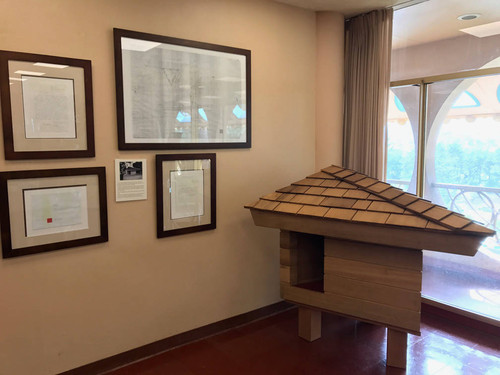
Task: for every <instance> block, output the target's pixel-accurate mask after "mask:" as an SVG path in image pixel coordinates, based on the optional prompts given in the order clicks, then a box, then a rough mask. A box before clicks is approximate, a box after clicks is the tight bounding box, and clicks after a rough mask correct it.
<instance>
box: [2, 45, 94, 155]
mask: <svg viewBox="0 0 500 375" xmlns="http://www.w3.org/2000/svg"><path fill="white" fill-rule="evenodd" d="M0 96H1V105H2V124H3V138H4V152H5V159H7V160H26V159H58V158H84V157H94V156H95V144H94V110H93V98H92V66H91V61H90V60H82V59H74V58H69V57H58V56H48V55H39V54H33V53H24V52H14V51H0ZM72 112H73V113H72ZM28 132H30V134H28Z"/></svg>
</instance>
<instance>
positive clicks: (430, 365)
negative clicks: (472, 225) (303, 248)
mask: <svg viewBox="0 0 500 375" xmlns="http://www.w3.org/2000/svg"><path fill="white" fill-rule="evenodd" d="M322 320H323V325H322V338H321V339H319V340H317V341H314V342H311V343H309V342H306V341H305V340H302V339H301V338H299V337H298V336H297V309H291V310H288V311H286V312H283V313H280V314H277V315H274V316H271V317H268V318H265V319H262V320H259V321H256V322H253V323H250V324H248V325H245V326H242V327H238V328H235V329H232V330H229V331H227V332H223V333H221V334H219V335H216V336H212V337H209V338H206V339H203V340H201V341H197V342H194V343H191V344H188V345H185V346H182V347H179V348H176V349H173V350H170V351H167V352H165V353H163V354H159V355H157V356H154V357H151V358H149V359H146V360H143V361H140V362H136V363H134V364H131V365H128V366H126V367H123V368H120V369H118V370H114V371H111V372H109V373H108V375H133V374H141V375H160V374H169V375H170V374H172V375H193V374H197V375H210V374H214V375H215V374H217V375H223V374H231V375H246V374H252V375H255V374H258V375H260V374H264V375H267V374H270V375H281V374H283V375H285V374H286V375H295V374H297V375H298V374H300V375H306V374H311V375H321V374H325V375H326V374H335V375H342V374H348V375H363V374H370V375H377V374H388V375H389V374H418V375H421V374H422V375H427V374H429V375H430V374H438V375H451V374H460V375H462V374H464V375H497V374H500V338H499V337H497V336H493V335H488V334H485V333H482V332H479V331H475V330H473V329H471V328H468V327H462V326H458V325H456V324H454V323H451V322H449V321H447V320H445V319H443V318H441V317H437V316H433V315H426V316H423V317H422V325H421V332H422V335H421V336H413V335H409V338H408V361H407V366H408V367H407V369H406V372H405V371H404V370H401V369H396V368H392V367H386V365H385V354H386V338H387V336H386V329H385V328H383V327H380V326H374V325H371V324H367V323H362V322H356V321H354V320H351V319H347V318H343V317H339V316H335V315H332V314H325V313H323V316H322Z"/></svg>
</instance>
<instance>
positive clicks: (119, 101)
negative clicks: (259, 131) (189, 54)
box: [113, 28, 252, 150]
mask: <svg viewBox="0 0 500 375" xmlns="http://www.w3.org/2000/svg"><path fill="white" fill-rule="evenodd" d="M113 35H114V49H115V77H116V111H117V123H118V149H120V150H180V149H214V148H250V147H251V144H252V142H251V123H252V122H251V97H252V95H251V71H250V69H251V61H250V60H251V51H250V50H246V49H241V48H235V47H227V46H222V45H218V44H211V43H204V42H197V41H193V40H187V39H179V38H173V37H168V36H161V35H155V34H148V33H142V32H137V31H130V30H123V29H116V28H115V29H113ZM122 37H125V38H132V39H141V40H145V41H153V42H158V43H163V44H172V45H178V46H183V47H191V48H197V49H202V50H211V51H217V52H224V53H230V54H235V55H242V56H244V57H245V63H246V64H245V70H246V77H245V79H246V108H247V109H246V141H245V142H215V143H195V142H192V143H126V142H125V115H124V100H123V65H122V49H121V48H122V45H121V38H122Z"/></svg>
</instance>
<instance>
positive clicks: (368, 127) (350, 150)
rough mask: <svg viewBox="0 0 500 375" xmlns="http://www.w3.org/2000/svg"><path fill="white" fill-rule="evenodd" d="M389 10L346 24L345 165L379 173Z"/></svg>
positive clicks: (386, 88) (386, 94)
mask: <svg viewBox="0 0 500 375" xmlns="http://www.w3.org/2000/svg"><path fill="white" fill-rule="evenodd" d="M392 16H393V10H392V9H383V10H377V11H373V12H370V13H366V14H362V15H360V16H357V17H355V18H352V19H351V20H349V21H348V23H347V25H346V51H345V105H344V155H343V164H344V167H346V168H350V169H354V170H357V171H359V172H361V173H364V174H367V175H369V176H371V177H375V178H378V179H382V178H383V177H384V167H385V160H384V157H385V155H384V144H385V139H384V134H385V130H384V129H385V124H386V121H387V104H388V97H389V88H390V69H391V66H390V65H391V47H392Z"/></svg>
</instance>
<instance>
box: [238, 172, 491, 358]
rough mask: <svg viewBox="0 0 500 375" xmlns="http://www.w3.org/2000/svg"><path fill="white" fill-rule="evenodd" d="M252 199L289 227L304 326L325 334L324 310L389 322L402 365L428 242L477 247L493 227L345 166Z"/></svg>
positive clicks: (289, 279)
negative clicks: (323, 324)
mask: <svg viewBox="0 0 500 375" xmlns="http://www.w3.org/2000/svg"><path fill="white" fill-rule="evenodd" d="M245 207H246V208H249V209H250V211H251V213H252V217H253V220H254V223H255V225H258V226H263V227H270V228H279V229H280V230H281V232H280V248H281V250H280V263H281V267H280V281H281V295H282V298H283V299H284V300H286V301H289V302H293V303H295V304H298V305H299V336H300V337H303V338H305V339H306V340H309V341H312V340H315V339H317V338H319V337H321V310H323V311H327V312H333V313H338V314H342V315H345V316H349V317H353V318H355V319H358V320H361V321H365V322H369V323H375V324H380V325H383V326H387V327H388V333H387V365H389V366H395V367H401V368H405V367H406V349H407V334H408V333H411V334H414V335H420V303H421V294H420V292H421V287H422V249H425V250H433V251H440V252H447V253H453V254H461V255H469V256H473V255H474V254H475V253H476V252H477V249H478V248H479V246H480V244H481V242H482V241H483V240H484V238H485V237H487V236H491V235H493V234H494V233H495V232H494V231H492V230H490V229H488V228H485V227H483V226H481V225H479V224H476V223H474V222H472V221H471V220H469V219H467V218H465V217H464V216H462V215H460V214H458V213H455V212H452V211H449V210H447V209H446V208H444V207H441V206H437V205H435V204H433V203H431V202H429V201H427V200H424V199H421V198H418V197H417V196H415V195H412V194H408V193H405V192H404V191H402V190H400V189H397V188H395V187H392V186H391V185H389V184H387V183H384V182H381V181H379V180H376V179H373V178H370V177H367V176H366V175H363V174H361V173H357V172H355V171H352V170H349V169H344V168H340V167H337V166H330V167H328V168H325V169H323V170H322V171H321V172H318V173H315V174H313V175H311V176H309V177H307V178H305V179H304V180H301V181H297V182H295V183H293V184H292V185H290V186H287V187H284V188H282V189H279V190H277V191H276V192H274V193H271V194H268V195H266V196H264V197H262V198H260V199H259V200H258V201H257V202H255V203H253V204H250V205H247V206H245Z"/></svg>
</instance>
